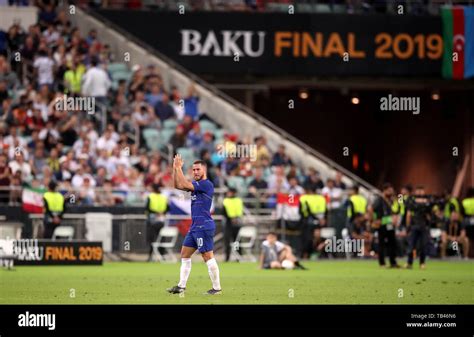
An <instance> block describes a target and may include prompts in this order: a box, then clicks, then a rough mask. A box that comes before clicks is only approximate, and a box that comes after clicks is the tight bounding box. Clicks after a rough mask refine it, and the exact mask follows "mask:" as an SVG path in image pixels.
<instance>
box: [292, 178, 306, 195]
mask: <svg viewBox="0 0 474 337" xmlns="http://www.w3.org/2000/svg"><path fill="white" fill-rule="evenodd" d="M288 184H289V186H288V193H289V194H292V195H302V194H304V189H303V187H301V186H300V185H299V183H298V179H297V178H296V177H291V178H290V179H288Z"/></svg>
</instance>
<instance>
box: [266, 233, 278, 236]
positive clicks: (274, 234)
mask: <svg viewBox="0 0 474 337" xmlns="http://www.w3.org/2000/svg"><path fill="white" fill-rule="evenodd" d="M267 235H273V236H276V237H278V235H277V233H275V232H268V234H267Z"/></svg>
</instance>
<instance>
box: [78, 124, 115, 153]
mask: <svg viewBox="0 0 474 337" xmlns="http://www.w3.org/2000/svg"><path fill="white" fill-rule="evenodd" d="M112 135H113V132H112V130H111V129H109V128H107V129H106V130H105V132H104V135H103V136H102V137H100V138H99V139H98V140H97V150H106V151H107V152H109V153H110V152H112V150H113V149H114V148H115V147H116V146H117V140H115V139H114V138H113V137H112ZM84 142H86V140H85V139H83V143H84Z"/></svg>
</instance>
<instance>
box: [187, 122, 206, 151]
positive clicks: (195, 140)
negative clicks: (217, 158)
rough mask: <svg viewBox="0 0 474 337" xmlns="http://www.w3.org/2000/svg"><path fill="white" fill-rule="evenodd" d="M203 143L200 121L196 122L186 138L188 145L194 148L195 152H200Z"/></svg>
mask: <svg viewBox="0 0 474 337" xmlns="http://www.w3.org/2000/svg"><path fill="white" fill-rule="evenodd" d="M202 144H203V135H202V133H201V126H200V125H199V123H197V122H196V123H194V125H193V128H192V129H191V131H189V133H188V135H187V138H186V146H187V147H188V148H191V149H193V151H194V153H195V154H196V155H197V154H199V149H200V148H201V146H202Z"/></svg>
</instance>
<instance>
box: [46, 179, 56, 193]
mask: <svg viewBox="0 0 474 337" xmlns="http://www.w3.org/2000/svg"><path fill="white" fill-rule="evenodd" d="M56 187H57V184H56V182H55V181H54V180H51V181H50V182H49V184H48V188H49V189H50V190H51V191H54V190H55V189H56Z"/></svg>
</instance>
